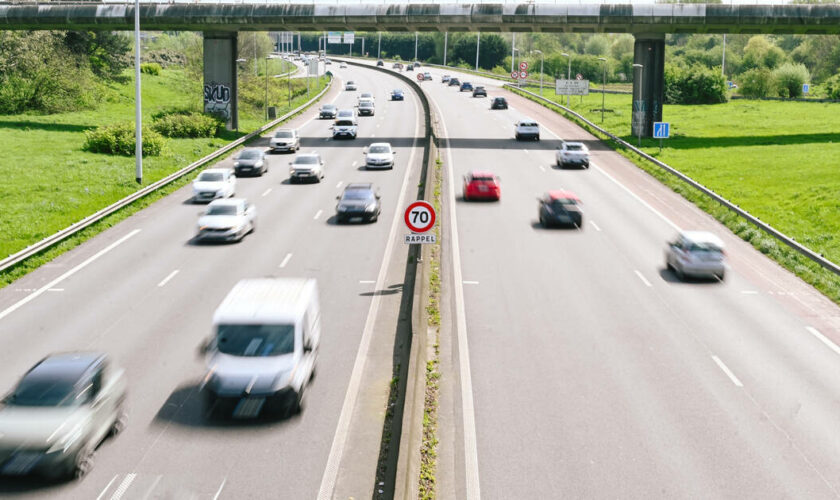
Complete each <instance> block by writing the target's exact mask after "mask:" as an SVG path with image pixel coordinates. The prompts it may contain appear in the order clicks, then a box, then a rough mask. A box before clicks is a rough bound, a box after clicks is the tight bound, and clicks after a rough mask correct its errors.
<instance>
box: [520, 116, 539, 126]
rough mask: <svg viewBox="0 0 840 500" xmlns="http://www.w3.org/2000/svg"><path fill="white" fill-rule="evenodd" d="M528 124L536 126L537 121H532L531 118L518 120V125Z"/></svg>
mask: <svg viewBox="0 0 840 500" xmlns="http://www.w3.org/2000/svg"><path fill="white" fill-rule="evenodd" d="M529 123H533V124H535V125H536V123H537V120H534V119H533V118H523V119H521V120H519V124H520V125H526V124H529Z"/></svg>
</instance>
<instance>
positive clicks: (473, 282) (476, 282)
mask: <svg viewBox="0 0 840 500" xmlns="http://www.w3.org/2000/svg"><path fill="white" fill-rule="evenodd" d="M461 283H463V284H465V285H477V284H478V281H466V280H465V281H462V282H461Z"/></svg>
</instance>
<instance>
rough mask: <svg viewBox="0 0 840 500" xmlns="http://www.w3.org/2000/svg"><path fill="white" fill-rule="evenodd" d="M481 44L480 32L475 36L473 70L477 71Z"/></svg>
mask: <svg viewBox="0 0 840 500" xmlns="http://www.w3.org/2000/svg"><path fill="white" fill-rule="evenodd" d="M480 44H481V32H480V31H479V32H478V33H476V34H475V70H476V71H478V49H479V46H480Z"/></svg>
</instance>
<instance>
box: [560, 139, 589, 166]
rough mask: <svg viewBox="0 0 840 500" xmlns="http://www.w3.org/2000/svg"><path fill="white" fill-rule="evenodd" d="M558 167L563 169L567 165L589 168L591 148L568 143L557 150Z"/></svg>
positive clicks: (579, 143) (581, 144) (564, 143)
mask: <svg viewBox="0 0 840 500" xmlns="http://www.w3.org/2000/svg"><path fill="white" fill-rule="evenodd" d="M555 157H556V160H557V167H558V168H563V167H565V166H566V165H576V166H581V167H583V168H589V148H587V147H586V144H584V143H582V142H567V141H564V142H563V145H562V146H560V147H559V148H557V153H556V154H555Z"/></svg>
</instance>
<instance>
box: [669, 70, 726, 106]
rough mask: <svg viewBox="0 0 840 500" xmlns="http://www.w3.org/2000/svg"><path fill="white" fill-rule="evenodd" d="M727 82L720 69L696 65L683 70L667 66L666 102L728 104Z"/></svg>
mask: <svg viewBox="0 0 840 500" xmlns="http://www.w3.org/2000/svg"><path fill="white" fill-rule="evenodd" d="M726 99H727V95H726V82H724V79H723V75H721V73H720V68H707V67H705V66H703V65H701V64H694V65H692V66H689V67H687V68H681V67H679V66H677V65H674V64H668V65H666V66H665V102H666V103H667V104H718V103H722V102H726Z"/></svg>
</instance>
